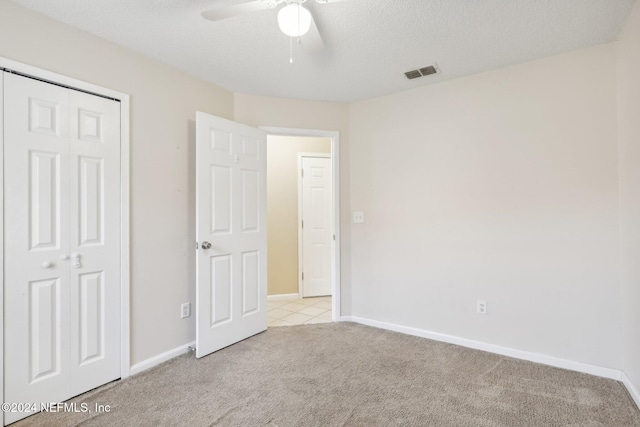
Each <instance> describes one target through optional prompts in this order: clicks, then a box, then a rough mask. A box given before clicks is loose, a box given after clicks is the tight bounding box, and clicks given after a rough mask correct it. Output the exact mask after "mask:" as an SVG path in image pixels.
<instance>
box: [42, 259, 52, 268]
mask: <svg viewBox="0 0 640 427" xmlns="http://www.w3.org/2000/svg"><path fill="white" fill-rule="evenodd" d="M51 267H53V263H52V262H51V261H45V262H43V263H42V268H51Z"/></svg>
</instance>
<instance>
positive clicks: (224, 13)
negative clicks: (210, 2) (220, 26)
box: [202, 0, 273, 21]
mask: <svg viewBox="0 0 640 427" xmlns="http://www.w3.org/2000/svg"><path fill="white" fill-rule="evenodd" d="M272 8H273V7H272V6H271V5H270V4H269V2H265V1H262V0H252V1H248V2H245V3H240V4H234V5H232V6H227V7H219V8H216V9H210V10H205V11H204V12H202V17H203V18H204V19H208V20H209V21H221V20H223V19H227V18H231V17H232V16H237V15H243V14H245V13H253V12H260V11H261V10H266V9H272Z"/></svg>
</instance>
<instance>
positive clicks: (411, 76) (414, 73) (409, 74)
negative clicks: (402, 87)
mask: <svg viewBox="0 0 640 427" xmlns="http://www.w3.org/2000/svg"><path fill="white" fill-rule="evenodd" d="M404 75H405V76H407V78H408V79H409V80H413V79H417V78H418V77H422V74H420V71H418V70H413V71H407V72H406V73H404Z"/></svg>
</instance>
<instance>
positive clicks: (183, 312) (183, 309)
mask: <svg viewBox="0 0 640 427" xmlns="http://www.w3.org/2000/svg"><path fill="white" fill-rule="evenodd" d="M189 316H191V303H190V302H185V303H184V304H182V305H181V306H180V318H181V319H184V318H185V317H189Z"/></svg>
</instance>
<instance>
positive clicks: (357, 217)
mask: <svg viewBox="0 0 640 427" xmlns="http://www.w3.org/2000/svg"><path fill="white" fill-rule="evenodd" d="M353 223H354V224H364V212H354V213H353Z"/></svg>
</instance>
